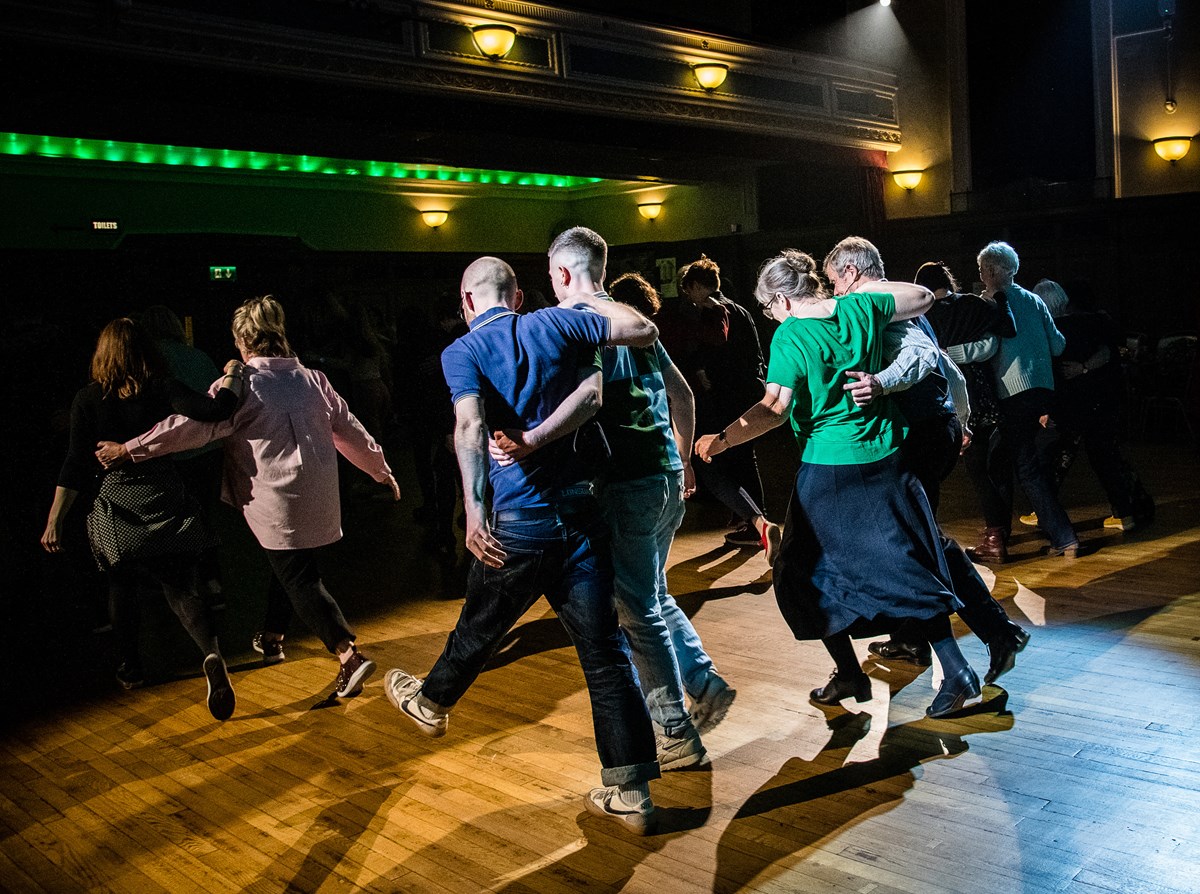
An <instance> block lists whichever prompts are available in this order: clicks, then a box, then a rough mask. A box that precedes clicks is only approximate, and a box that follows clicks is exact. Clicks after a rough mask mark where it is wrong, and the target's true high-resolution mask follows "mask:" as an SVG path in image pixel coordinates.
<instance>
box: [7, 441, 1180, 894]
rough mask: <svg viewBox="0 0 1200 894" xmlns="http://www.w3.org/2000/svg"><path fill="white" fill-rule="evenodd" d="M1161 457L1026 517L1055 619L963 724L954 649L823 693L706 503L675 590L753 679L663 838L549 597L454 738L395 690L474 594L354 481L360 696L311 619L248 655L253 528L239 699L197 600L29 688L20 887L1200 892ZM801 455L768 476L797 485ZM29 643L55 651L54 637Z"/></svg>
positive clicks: (235, 601)
mask: <svg viewBox="0 0 1200 894" xmlns="http://www.w3.org/2000/svg"><path fill="white" fill-rule="evenodd" d="M776 447H777V448H778V449H779V455H780V456H786V455H787V454H786V449H785V448H781V447H779V445H776ZM767 453H768V454H769V453H770V451H769V450H768V451H767ZM1135 455H1136V457H1137V460H1138V462H1139V465H1140V468H1141V469H1142V471H1143V473H1144V474H1145V477H1146V478H1147V479H1148V480H1149V482H1150V485H1151V488H1152V490H1153V491H1154V492H1155V494H1156V496H1157V497H1158V500H1159V515H1158V519H1157V520H1156V521H1155V523H1154V524H1153V525H1152V526H1151V527H1149V528H1147V529H1145V530H1142V531H1135V532H1131V533H1128V534H1124V535H1122V534H1113V533H1111V532H1108V531H1105V530H1103V529H1101V528H1100V519H1101V518H1102V517H1103V516H1104V515H1106V514H1107V512H1106V511H1105V507H1103V506H1102V505H1101V503H1100V501H1099V500H1098V499H1096V495H1095V493H1094V492H1093V491H1091V490H1088V487H1089V485H1088V484H1087V483H1086V482H1087V479H1088V478H1089V477H1090V472H1089V471H1088V470H1087V469H1086V468H1085V467H1081V468H1079V469H1077V470H1076V471H1075V472H1074V473H1073V480H1076V481H1079V482H1080V484H1078V485H1076V489H1075V490H1072V491H1070V492H1069V493H1068V495H1067V496H1068V499H1067V502H1068V505H1070V506H1071V509H1072V514H1073V516H1074V517H1075V518H1076V520H1077V521H1078V522H1079V523H1080V525H1081V527H1086V531H1085V534H1086V537H1087V539H1088V540H1089V541H1090V542H1094V543H1096V544H1099V545H1100V546H1101V547H1102V548H1101V549H1100V550H1099V551H1098V552H1096V553H1095V554H1093V555H1090V556H1087V557H1084V558H1081V559H1078V560H1076V561H1070V560H1065V559H1057V558H1056V559H1051V558H1043V557H1040V556H1039V555H1038V551H1039V549H1040V548H1042V547H1044V541H1039V540H1037V538H1036V536H1035V535H1033V534H1032V533H1025V534H1023V535H1022V537H1021V542H1020V543H1019V544H1018V546H1017V547H1016V549H1017V552H1018V554H1019V558H1018V560H1017V561H1014V562H1012V563H1011V564H1008V565H1005V566H1003V567H1001V568H999V569H996V573H995V575H994V581H995V583H994V586H995V593H996V596H997V597H998V598H999V599H1000V600H1001V602H1002V604H1003V605H1004V606H1005V608H1006V609H1007V610H1008V612H1009V613H1010V615H1012V616H1013V618H1014V619H1016V620H1017V621H1018V622H1019V623H1021V624H1022V625H1023V626H1025V627H1026V628H1027V629H1029V630H1030V631H1032V633H1033V640H1032V642H1031V644H1030V646H1029V648H1028V649H1026V651H1025V652H1023V653H1022V654H1021V656H1020V659H1019V662H1018V665H1017V667H1016V669H1015V670H1014V671H1013V672H1012V673H1010V674H1009V675H1007V676H1006V677H1004V678H1003V679H1002V680H1001V681H1000V682H1001V683H1002V684H1003V685H1002V687H989V688H988V690H987V693H986V694H987V696H988V699H987V701H986V703H985V704H984V705H983V706H981V708H980V709H979V710H977V711H976V712H974V713H971V714H969V715H968V716H964V717H961V718H958V719H954V720H943V721H930V720H926V719H925V718H924V709H925V707H926V705H927V704H928V703H929V701H930V699H931V696H932V692H933V689H932V676H933V672H932V671H930V670H926V671H925V672H924V673H921V674H914V673H911V672H908V671H905V670H904V669H903V668H899V667H886V666H882V665H878V664H875V663H873V662H870V661H867V662H866V663H865V665H864V666H865V667H866V668H867V669H868V671H869V672H870V674H871V676H872V678H873V695H874V697H873V699H872V700H871V701H870V702H868V703H866V704H864V705H853V703H850V704H852V705H853V711H847V710H842V709H830V710H820V709H818V708H817V707H814V706H812V705H810V704H809V702H808V698H807V693H808V691H809V689H810V688H812V687H813V686H816V685H820V684H821V683H822V682H823V681H824V680H825V678H826V676H827V675H828V673H829V671H830V669H831V668H830V662H829V660H828V658H827V656H826V655H825V654H824V652H823V650H822V648H821V646H820V645H819V644H813V643H803V644H802V643H797V642H796V641H795V640H793V639H791V637H790V635H789V633H788V631H787V629H786V627H785V625H784V624H783V622H782V620H781V618H780V616H779V613H778V610H777V609H776V606H775V602H774V598H773V594H772V590H771V587H770V578H769V575H768V574H767V569H766V566H765V562H764V560H763V559H762V557H761V555H758V554H751V553H745V552H738V551H736V550H730V549H727V548H725V547H724V546H723V543H722V538H721V534H722V532H723V530H724V528H723V527H722V523H723V522H724V518H723V517H722V516H721V513H720V512H718V511H717V510H716V508H715V507H713V506H712V505H711V504H710V505H705V504H697V505H696V506H695V507H693V509H692V510H691V511H689V517H688V520H687V521H686V522H685V527H684V529H683V531H682V532H681V535H680V537H679V539H678V540H677V542H676V546H675V550H674V552H673V554H672V568H671V584H672V589H673V592H674V593H675V594H676V595H677V597H678V599H679V602H680V603H681V605H682V606H683V607H684V608H685V610H686V611H687V612H688V614H689V615H690V616H691V617H692V618H693V620H694V623H695V625H696V628H697V629H698V630H699V632H700V634H701V635H702V637H703V638H704V641H705V645H706V647H707V649H708V651H709V652H710V653H711V654H712V655H713V657H714V659H715V660H716V662H717V665H718V667H719V668H720V670H721V672H722V673H723V674H724V675H725V676H726V677H727V678H728V679H729V680H730V682H731V683H732V684H733V685H734V686H735V687H736V688H737V690H738V698H737V701H736V703H735V704H734V706H733V708H732V710H731V712H730V714H729V717H728V718H727V719H726V721H725V722H724V723H723V724H722V725H721V726H720V727H718V728H717V729H716V730H715V731H713V732H712V733H710V734H709V735H708V736H707V737H706V744H707V747H708V750H709V754H710V755H711V757H712V764H711V767H710V768H707V769H704V770H699V771H688V772H676V773H668V774H665V776H664V778H663V779H661V780H659V781H656V782H655V783H653V785H652V791H653V794H654V798H655V800H656V802H657V804H658V805H659V807H660V812H661V830H660V832H659V834H657V835H655V836H652V837H648V838H643V839H639V838H634V837H631V836H629V835H626V834H625V833H624V831H623V830H622V829H621V828H618V827H617V826H616V825H615V824H612V823H610V822H607V821H605V820H600V819H597V818H594V817H591V816H590V815H588V814H586V813H585V812H584V810H583V802H582V795H583V793H584V792H586V791H587V789H589V788H590V787H592V786H593V785H597V784H599V781H598V780H599V765H598V762H597V759H596V755H595V750H594V746H593V742H592V735H591V721H590V716H589V712H588V703H587V699H586V695H585V692H584V688H583V682H582V675H581V673H580V671H579V668H578V664H577V662H576V660H575V657H574V654H573V652H572V650H571V649H570V648H569V646H568V645H567V642H566V638H565V635H564V633H563V631H562V629H561V627H560V626H559V625H558V622H557V621H556V620H555V619H554V618H553V615H552V614H551V613H550V612H549V610H548V608H547V607H546V605H545V603H544V602H541V603H539V604H538V605H536V606H535V607H534V608H533V610H532V611H531V612H530V613H529V615H528V616H527V617H526V618H525V619H524V621H523V623H522V625H521V626H520V627H519V628H518V629H517V630H516V631H515V633H514V635H513V636H512V637H511V640H510V642H509V643H508V644H507V645H506V647H505V649H504V650H503V652H502V653H501V654H500V655H499V656H498V658H497V660H496V661H495V662H494V663H493V665H492V666H491V667H489V669H488V670H487V671H486V672H485V673H484V674H483V675H482V677H481V678H480V679H479V681H478V683H477V684H476V686H475V687H474V688H473V689H472V690H471V692H469V693H468V695H467V697H466V698H464V699H463V701H462V702H461V704H460V705H459V706H458V708H457V709H456V710H455V711H454V713H453V715H452V718H451V723H450V731H449V733H448V735H447V736H446V737H445V738H443V739H440V740H436V741H433V740H428V739H425V738H423V737H421V736H420V735H418V734H417V733H416V731H415V730H414V729H413V728H412V727H411V726H410V725H409V722H408V721H407V720H405V719H404V718H402V717H401V716H400V715H399V714H398V713H397V712H396V711H395V710H394V709H393V708H392V706H391V705H390V704H389V703H388V701H387V699H386V698H385V697H384V695H383V692H382V688H381V685H380V684H381V680H382V671H383V670H386V669H387V668H389V667H395V666H401V667H404V668H406V669H408V670H411V671H413V672H415V673H417V674H423V673H424V672H425V671H426V670H428V668H429V667H430V665H431V664H432V662H433V660H434V659H435V657H436V656H437V654H438V653H439V651H440V650H441V647H442V644H443V642H444V639H445V634H446V632H447V631H448V630H449V629H450V627H451V626H452V625H453V623H454V620H455V618H456V616H457V612H458V608H459V604H460V603H459V601H458V599H456V598H453V596H454V590H455V586H456V584H455V583H454V580H455V578H454V575H453V573H451V574H450V575H449V577H448V578H447V579H446V580H445V581H443V580H442V579H441V578H440V577H439V575H440V572H439V571H438V569H437V567H436V565H435V564H434V563H432V562H431V561H430V560H429V559H428V557H427V556H426V555H425V554H424V551H423V549H422V548H421V546H420V544H419V543H418V542H417V529H416V528H415V526H414V525H413V524H412V522H411V521H410V519H409V510H410V509H411V507H412V506H413V505H415V499H414V498H415V495H416V492H417V491H416V488H415V487H409V488H408V489H407V491H408V492H407V493H406V502H405V504H402V506H401V507H394V506H389V505H387V504H385V503H381V502H378V501H376V500H369V499H368V500H361V501H358V502H355V503H353V504H352V505H351V506H350V507H349V508H348V510H347V526H346V527H347V538H346V540H345V541H344V542H343V543H342V544H340V545H339V546H338V547H336V548H335V549H334V550H333V555H332V556H331V559H332V561H331V571H330V573H329V575H328V577H329V582H330V588H331V590H333V591H334V593H335V595H337V596H338V597H339V599H340V600H341V601H342V605H343V607H344V608H345V609H346V613H347V615H348V616H350V618H351V620H352V622H353V623H354V624H356V626H357V628H358V632H359V637H360V643H361V644H362V645H363V648H364V650H365V651H366V652H368V654H370V655H371V656H372V657H373V658H374V659H375V660H376V661H377V662H378V664H379V666H380V673H379V674H377V675H376V677H375V678H374V679H373V680H372V681H371V682H370V683H369V684H368V686H367V688H366V690H365V692H364V693H363V695H362V696H361V697H359V698H356V699H352V700H347V701H345V702H342V703H336V702H335V703H332V704H331V703H330V702H329V701H327V700H326V699H325V696H326V695H327V694H328V693H329V692H330V690H331V684H332V682H333V676H334V673H335V671H336V667H335V665H334V662H333V661H332V660H331V659H330V658H329V657H328V656H326V655H324V654H323V653H322V651H321V649H320V646H319V643H318V642H317V641H316V640H314V639H313V638H311V637H309V636H307V635H299V636H297V638H295V639H291V640H289V641H288V645H287V655H288V658H287V661H285V662H284V663H283V664H281V665H278V666H276V667H272V668H262V667H261V666H260V665H259V664H258V663H257V661H256V660H255V659H256V656H255V655H254V653H252V652H250V651H249V636H250V634H251V633H252V632H253V630H254V629H255V627H254V621H255V618H256V617H257V613H258V612H259V611H261V608H260V606H261V602H260V601H259V600H260V598H261V597H260V596H259V594H260V593H261V584H262V574H263V571H262V568H261V566H260V565H259V564H258V563H257V557H256V556H255V555H254V552H253V550H252V549H251V548H250V547H249V545H248V543H247V542H246V539H245V535H244V532H241V530H240V529H238V528H236V527H231V531H232V533H231V534H230V535H229V536H228V537H227V543H228V544H229V547H228V549H229V550H230V551H232V552H235V553H242V554H244V555H245V557H246V558H245V561H244V565H245V568H244V569H243V568H241V567H240V566H237V567H235V568H234V569H233V573H232V574H231V580H230V585H229V597H230V607H229V609H228V610H227V612H226V614H227V615H228V617H227V619H226V625H225V626H226V630H227V634H228V635H227V637H226V640H227V643H228V645H227V646H226V649H227V652H228V653H229V657H230V663H231V665H232V667H233V669H234V671H235V673H234V683H235V686H236V689H237V696H238V708H237V712H236V714H235V715H234V717H233V719H231V720H230V721H229V722H227V723H224V724H218V723H215V722H214V721H212V719H211V718H210V717H209V715H208V713H207V712H206V710H205V709H204V707H203V705H202V699H203V695H204V684H203V680H202V678H200V677H199V676H198V675H197V670H198V664H199V662H198V660H194V657H193V655H192V654H191V652H189V651H188V650H189V648H190V646H189V644H188V642H187V641H186V640H185V639H184V637H183V634H182V633H181V632H180V631H179V629H178V624H177V623H175V622H174V621H173V620H172V619H170V618H168V617H166V616H165V609H162V610H161V611H158V612H157V614H156V616H155V617H150V618H148V619H147V625H146V626H147V629H146V631H145V636H146V639H147V641H148V646H147V650H148V653H149V655H148V658H149V660H151V661H152V663H153V664H154V665H156V666H157V667H159V668H160V677H161V678H162V679H161V680H160V682H158V683H156V684H154V685H151V686H149V687H147V688H146V689H143V690H139V691H134V692H128V693H127V692H123V691H119V690H116V689H114V688H113V686H112V685H110V684H109V682H108V680H109V676H108V673H109V666H110V665H109V663H106V662H110V661H111V654H110V653H108V652H106V651H105V647H103V646H98V647H96V648H95V649H94V650H93V651H94V655H93V656H92V658H90V659H89V660H90V661H91V662H92V663H91V666H90V667H89V668H86V669H80V670H77V671H74V673H75V674H76V675H77V677H76V679H77V684H76V685H75V686H74V687H73V688H72V689H71V691H70V692H69V693H65V694H61V697H60V695H59V694H56V695H55V697H54V698H53V699H51V700H50V701H49V702H48V703H46V702H41V703H37V704H35V705H33V706H30V705H29V704H28V701H29V700H25V702H22V703H20V708H19V710H10V711H6V712H5V716H6V728H5V729H4V731H3V733H2V734H0V889H3V890H4V891H14V892H18V891H55V892H59V891H64V892H74V891H104V890H110V891H121V892H138V894H142V892H147V894H148V892H156V891H170V892H183V891H219V892H226V891H229V892H232V891H246V892H276V891H303V892H309V891H331V892H332V891H347V892H348V891H359V890H362V891H380V892H391V891H397V892H431V894H432V892H479V891H491V892H499V891H503V892H579V891H586V892H593V891H594V892H616V891H627V892H655V894H676V892H681V894H684V892H733V891H756V892H772V894H785V892H799V891H814V892H847V894H849V892H856V894H889V892H913V894H929V892H980V894H983V892H988V894H991V892H1072V894H1085V892H1087V894H1099V892H1143V894H1167V892H1180V894H1182V892H1197V891H1200V748H1198V746H1197V744H1196V741H1197V735H1198V733H1200V685H1198V683H1200V493H1198V485H1197V482H1198V481H1200V476H1198V475H1197V472H1198V465H1200V464H1198V463H1197V460H1196V458H1195V455H1194V454H1192V453H1189V452H1188V451H1187V450H1186V449H1184V448H1183V447H1180V446H1172V445H1162V444H1160V445H1155V446H1152V447H1142V448H1139V450H1137V451H1136V453H1135ZM778 465H779V467H781V468H785V464H784V463H783V462H780V463H779V464H778ZM1081 465H1082V464H1081ZM772 467H774V466H772ZM789 474H790V472H788V471H785V472H784V473H781V474H777V475H770V476H768V478H769V481H768V485H769V491H770V493H771V494H772V497H769V499H772V498H773V499H775V500H776V505H782V502H781V499H780V497H779V495H780V493H781V492H783V491H784V490H785V489H786V485H787V477H788V475H789ZM964 491H965V483H964V479H963V478H962V473H961V470H959V471H958V472H956V473H955V476H954V478H952V481H951V487H950V489H949V493H948V496H947V506H946V509H945V513H944V514H945V521H946V524H947V528H948V530H949V531H950V532H951V533H952V534H954V535H956V536H958V537H960V538H961V539H962V540H964V541H969V540H971V539H972V537H973V535H974V530H975V522H974V521H973V519H972V516H971V511H970V505H969V500H968V498H967V496H966V494H965V492H964ZM235 566H236V563H235ZM989 575H990V572H989ZM989 579H991V578H990V577H989ZM152 614H153V613H152ZM956 630H957V631H958V632H959V633H960V634H961V642H962V645H963V649H964V651H965V652H966V654H967V656H968V657H969V658H970V659H971V661H972V663H973V664H974V665H975V666H976V668H978V669H980V670H981V671H982V670H983V669H985V668H986V666H987V657H986V651H985V650H984V648H983V646H982V645H981V644H980V643H979V642H978V641H977V640H976V639H975V638H974V637H973V636H971V635H970V634H969V633H967V632H966V631H965V629H964V628H962V627H961V625H959V624H957V622H956ZM297 633H300V631H297ZM89 636H90V634H89ZM93 639H97V638H96V637H93ZM857 646H858V648H859V650H860V653H861V654H862V656H863V657H864V659H865V658H866V654H867V653H866V642H865V641H860V642H858V643H857ZM22 648H31V649H34V650H36V651H37V652H39V653H40V654H41V655H42V656H43V660H47V661H49V660H51V658H52V656H53V654H54V649H55V645H54V640H53V639H52V638H51V637H50V636H46V637H44V638H43V639H41V640H40V641H36V642H33V643H25V644H22ZM81 648H82V647H81ZM25 682H26V681H25V680H19V681H17V680H10V681H9V684H8V685H9V687H15V686H18V685H22V684H25Z"/></svg>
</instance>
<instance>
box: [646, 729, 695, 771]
mask: <svg viewBox="0 0 1200 894" xmlns="http://www.w3.org/2000/svg"><path fill="white" fill-rule="evenodd" d="M654 741H655V744H656V745H658V766H659V769H661V770H662V771H663V772H666V771H667V770H684V769H686V768H688V767H697V766H700V765H701V764H703V763H705V762H706V761H707V760H708V752H707V751H706V750H705V748H704V743H702V742H701V741H700V734H699V733H697V732H696V731H695V730H694V729H692V730H689V731H688V732H687V733H686V734H685V735H684V736H682V737H680V738H678V739H676V738H673V737H672V736H668V735H666V734H665V733H659V734H657V735H656V736H655V737H654Z"/></svg>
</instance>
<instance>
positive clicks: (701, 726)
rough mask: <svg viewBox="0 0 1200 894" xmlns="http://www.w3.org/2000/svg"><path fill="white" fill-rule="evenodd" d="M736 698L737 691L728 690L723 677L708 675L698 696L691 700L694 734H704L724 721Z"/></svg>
mask: <svg viewBox="0 0 1200 894" xmlns="http://www.w3.org/2000/svg"><path fill="white" fill-rule="evenodd" d="M736 697H737V690H736V689H730V688H729V684H728V683H726V682H725V680H724V678H723V677H721V676H720V675H719V674H710V675H709V677H708V679H707V680H706V681H705V683H704V689H703V690H701V692H700V695H698V696H697V697H696V698H694V699H692V710H691V715H692V725H693V726H695V727H696V732H698V733H706V732H708V731H709V730H711V729H713V728H714V727H715V726H716V725H717V724H718V723H720V722H721V721H722V720H724V719H725V715H726V714H728V713H729V706H730V705H732V704H733V700H734V698H736Z"/></svg>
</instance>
